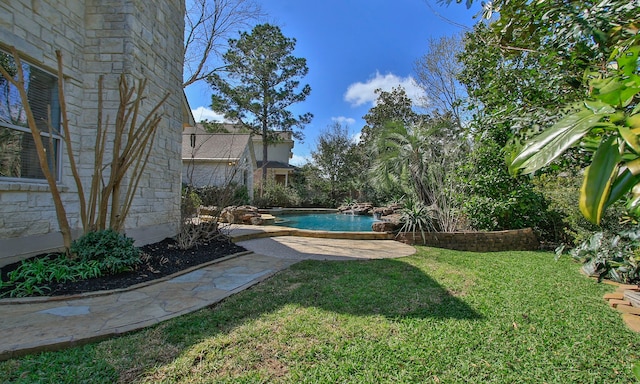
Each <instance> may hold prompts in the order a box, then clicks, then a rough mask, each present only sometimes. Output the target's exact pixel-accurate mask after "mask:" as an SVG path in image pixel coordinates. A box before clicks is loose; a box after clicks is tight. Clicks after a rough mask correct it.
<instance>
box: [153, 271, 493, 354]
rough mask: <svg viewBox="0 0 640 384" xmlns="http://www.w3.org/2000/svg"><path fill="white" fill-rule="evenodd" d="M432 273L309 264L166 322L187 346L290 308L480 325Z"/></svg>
mask: <svg viewBox="0 0 640 384" xmlns="http://www.w3.org/2000/svg"><path fill="white" fill-rule="evenodd" d="M464 294H465V292H451V291H449V290H447V289H445V288H444V287H442V286H441V285H440V284H439V283H438V282H437V281H435V280H434V279H433V278H431V277H430V276H429V275H428V274H426V273H425V272H424V271H422V270H421V269H420V268H417V267H415V266H413V265H411V264H409V263H407V262H403V261H402V260H397V259H384V260H366V261H316V260H307V261H302V262H300V263H298V264H295V265H293V266H291V267H290V268H289V269H287V270H285V271H282V272H280V273H278V274H276V275H275V276H273V277H272V278H270V279H268V280H266V281H264V282H263V283H261V284H259V285H257V286H254V287H252V288H250V289H248V290H246V291H243V292H241V293H238V294H236V295H234V296H231V297H229V298H227V299H225V300H224V301H223V302H221V303H218V304H216V305H214V306H212V307H210V308H207V309H204V310H201V311H199V312H196V313H194V314H191V315H186V316H182V317H180V318H177V319H174V320H172V321H169V322H167V323H164V324H163V326H162V328H163V333H164V334H165V335H166V336H167V337H168V341H170V342H173V343H178V344H182V345H184V343H186V344H191V343H197V342H199V341H200V340H202V339H204V338H207V337H212V336H214V335H216V334H217V333H218V332H219V331H224V332H228V331H230V330H232V329H234V328H236V327H238V326H241V325H242V324H244V323H246V322H249V321H252V320H254V319H257V318H259V317H261V316H262V315H264V314H268V313H275V312H277V311H278V310H279V309H281V308H283V307H285V306H291V305H294V306H300V307H305V308H318V309H321V310H323V311H327V312H331V313H338V314H346V315H353V316H358V317H367V316H384V317H385V318H387V319H389V320H391V321H395V320H401V319H406V318H434V319H459V320H480V319H482V318H483V316H482V315H481V314H479V313H478V312H476V311H475V310H474V309H473V308H472V307H470V306H469V305H468V304H466V303H465V302H464V300H463V299H462V298H461V297H458V295H464Z"/></svg>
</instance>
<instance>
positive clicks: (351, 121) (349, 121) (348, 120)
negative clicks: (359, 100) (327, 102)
mask: <svg viewBox="0 0 640 384" xmlns="http://www.w3.org/2000/svg"><path fill="white" fill-rule="evenodd" d="M331 120H332V121H337V122H338V123H340V124H346V125H353V124H355V123H356V119H354V118H351V117H344V116H338V117H332V118H331Z"/></svg>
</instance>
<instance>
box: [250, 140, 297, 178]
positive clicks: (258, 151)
mask: <svg viewBox="0 0 640 384" xmlns="http://www.w3.org/2000/svg"><path fill="white" fill-rule="evenodd" d="M278 136H279V139H278V141H277V142H275V143H272V144H269V147H268V148H267V179H273V180H275V181H276V183H279V184H283V185H285V186H287V185H289V177H290V176H291V175H292V174H293V172H295V170H296V167H294V166H292V165H289V159H291V157H292V156H293V152H292V151H293V139H292V135H291V132H278ZM253 149H254V151H255V157H256V160H257V167H256V171H255V174H254V179H255V182H256V184H258V183H259V182H260V181H261V180H262V164H263V162H262V158H263V155H262V138H261V137H260V136H254V137H253Z"/></svg>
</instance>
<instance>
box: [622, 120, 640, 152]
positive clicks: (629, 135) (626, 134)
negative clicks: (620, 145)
mask: <svg viewBox="0 0 640 384" xmlns="http://www.w3.org/2000/svg"><path fill="white" fill-rule="evenodd" d="M618 132H620V136H622V138H623V139H624V141H625V142H626V143H627V145H628V146H629V148H631V149H633V151H634V152H635V153H638V154H640V140H639V139H640V136H639V135H637V134H635V133H633V132H632V131H631V129H629V128H627V127H623V126H620V127H618Z"/></svg>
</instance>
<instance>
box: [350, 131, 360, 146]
mask: <svg viewBox="0 0 640 384" xmlns="http://www.w3.org/2000/svg"><path fill="white" fill-rule="evenodd" d="M360 141H362V131H360V132H356V133H354V134H353V135H351V142H352V143H353V144H358V143H360Z"/></svg>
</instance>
